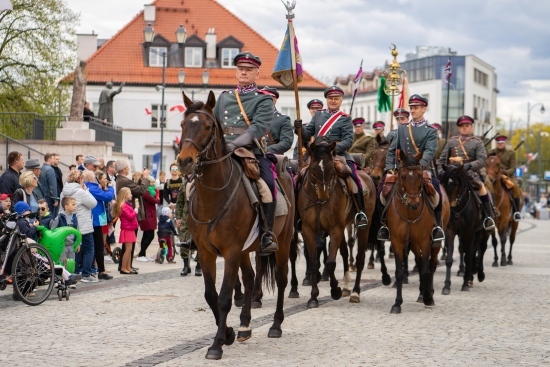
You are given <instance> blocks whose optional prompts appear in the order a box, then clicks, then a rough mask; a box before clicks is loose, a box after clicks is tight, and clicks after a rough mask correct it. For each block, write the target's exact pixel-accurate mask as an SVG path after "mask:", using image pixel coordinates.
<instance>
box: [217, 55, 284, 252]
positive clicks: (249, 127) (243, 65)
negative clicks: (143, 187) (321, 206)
mask: <svg viewBox="0 0 550 367" xmlns="http://www.w3.org/2000/svg"><path fill="white" fill-rule="evenodd" d="M233 64H234V65H235V66H236V67H237V69H236V78H237V83H238V84H237V88H236V89H235V90H230V91H225V92H223V93H222V94H221V95H220V97H219V98H218V101H217V103H216V107H215V108H214V114H215V115H216V117H217V118H218V120H219V121H221V123H222V126H223V132H224V138H225V141H226V142H227V148H228V150H229V151H231V152H232V151H234V150H235V149H237V148H240V147H245V148H247V149H250V150H252V152H253V153H254V155H255V156H256V159H257V160H258V161H259V167H260V176H261V178H262V179H263V182H265V184H267V186H268V188H269V190H266V189H264V188H265V186H264V185H263V182H261V181H262V180H258V181H257V184H258V189H259V191H260V192H261V193H262V211H263V215H264V219H265V222H266V223H267V228H265V225H264V221H263V220H260V237H261V244H260V253H261V254H262V255H268V254H269V253H271V252H274V251H276V250H277V249H278V245H277V242H276V240H274V237H275V235H274V234H273V233H272V230H273V223H274V221H275V207H276V205H277V204H276V202H275V201H274V198H275V178H274V177H273V172H272V170H271V165H272V163H271V161H270V160H269V159H267V158H266V157H265V156H264V155H263V154H262V151H261V150H260V149H259V147H258V146H257V144H256V143H257V142H258V141H259V140H260V139H261V138H262V137H263V136H264V135H265V134H266V133H267V131H268V128H269V124H271V122H272V121H273V97H271V95H268V94H264V93H260V92H259V91H258V88H257V86H256V80H257V79H258V76H259V73H260V66H261V65H262V61H261V60H260V58H259V57H258V56H254V55H252V54H251V53H250V52H241V53H239V54H237V55H236V56H235V57H234V58H233ZM269 194H271V195H269Z"/></svg>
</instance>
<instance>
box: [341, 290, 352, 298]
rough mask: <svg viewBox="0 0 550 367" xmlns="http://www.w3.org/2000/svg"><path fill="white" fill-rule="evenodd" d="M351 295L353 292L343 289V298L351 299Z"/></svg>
mask: <svg viewBox="0 0 550 367" xmlns="http://www.w3.org/2000/svg"><path fill="white" fill-rule="evenodd" d="M350 295H351V291H350V290H349V289H345V288H344V289H342V297H349V296H350Z"/></svg>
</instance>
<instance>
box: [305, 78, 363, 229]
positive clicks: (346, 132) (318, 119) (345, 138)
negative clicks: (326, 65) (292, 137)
mask: <svg viewBox="0 0 550 367" xmlns="http://www.w3.org/2000/svg"><path fill="white" fill-rule="evenodd" d="M325 98H326V99H327V106H328V108H327V109H326V110H321V111H317V112H316V113H315V115H313V119H312V120H311V122H310V123H309V124H307V125H304V127H303V129H302V139H304V140H306V141H309V139H310V138H311V137H314V138H317V137H318V136H326V137H327V138H328V139H329V140H331V141H335V142H337V144H336V154H337V155H340V156H344V157H345V159H346V162H347V164H348V166H349V167H350V168H351V172H352V173H351V177H352V178H353V180H354V181H355V183H356V184H357V187H358V192H357V193H356V194H354V195H353V197H354V200H355V201H356V203H357V206H358V207H359V212H358V213H357V214H356V215H355V224H356V226H357V228H358V229H365V228H366V227H367V224H368V220H367V216H366V215H365V201H364V197H363V190H362V185H361V181H360V180H359V178H358V177H357V168H356V166H355V162H354V161H353V158H352V157H351V156H350V155H349V153H348V149H349V148H351V145H352V144H353V124H352V123H351V117H350V116H349V115H348V114H347V113H344V112H343V111H340V106H341V105H342V101H343V99H344V91H343V90H342V88H340V87H337V86H332V87H329V88H327V89H325ZM301 125H302V122H301V121H299V120H296V121H295V123H294V127H295V128H296V129H297V128H298V127H300V126H301Z"/></svg>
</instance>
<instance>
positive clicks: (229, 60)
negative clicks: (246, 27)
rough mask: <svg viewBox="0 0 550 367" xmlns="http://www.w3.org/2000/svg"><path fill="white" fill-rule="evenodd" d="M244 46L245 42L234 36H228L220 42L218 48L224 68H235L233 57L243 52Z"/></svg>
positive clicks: (221, 64)
mask: <svg viewBox="0 0 550 367" xmlns="http://www.w3.org/2000/svg"><path fill="white" fill-rule="evenodd" d="M243 46H244V43H242V42H241V41H239V40H238V39H236V38H235V37H233V36H229V37H226V38H224V39H223V40H221V41H220V42H218V44H217V45H216V48H217V49H218V62H219V65H220V66H221V67H222V68H224V69H228V68H234V67H235V65H233V59H234V58H235V56H237V54H238V53H239V52H241V50H242V48H243Z"/></svg>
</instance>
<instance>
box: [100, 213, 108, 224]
mask: <svg viewBox="0 0 550 367" xmlns="http://www.w3.org/2000/svg"><path fill="white" fill-rule="evenodd" d="M99 225H100V226H101V227H103V226H106V225H107V213H106V212H103V213H101V214H100V215H99Z"/></svg>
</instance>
